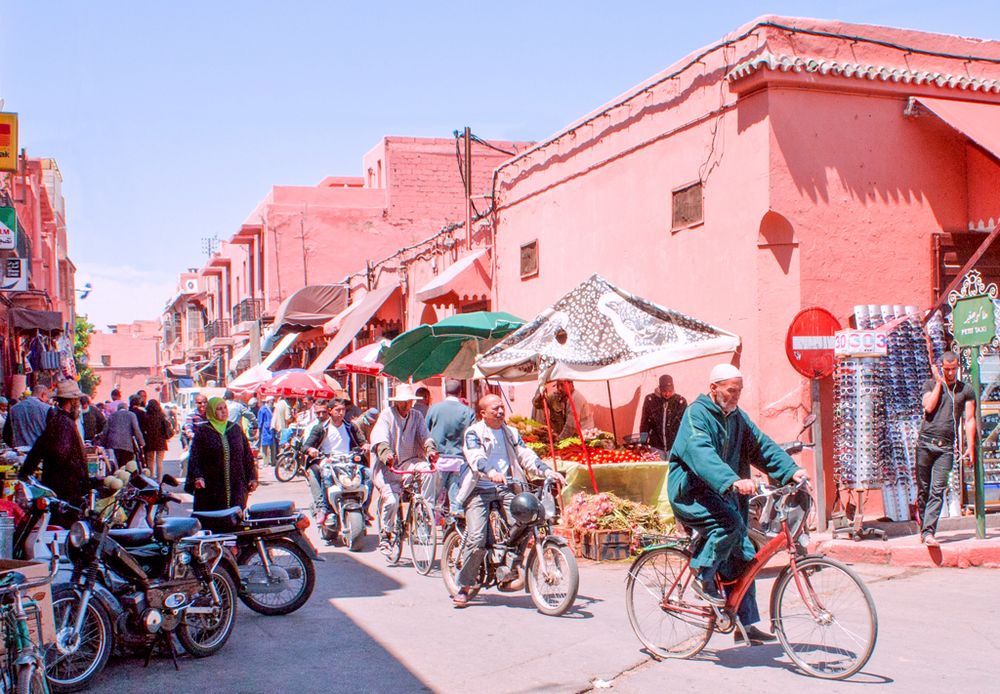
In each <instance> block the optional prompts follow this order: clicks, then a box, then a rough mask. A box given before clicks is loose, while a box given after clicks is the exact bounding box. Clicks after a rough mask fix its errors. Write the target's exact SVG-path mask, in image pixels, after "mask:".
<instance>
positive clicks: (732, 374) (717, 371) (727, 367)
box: [708, 364, 743, 383]
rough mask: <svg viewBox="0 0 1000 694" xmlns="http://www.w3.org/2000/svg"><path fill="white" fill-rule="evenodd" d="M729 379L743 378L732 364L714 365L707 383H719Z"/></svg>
mask: <svg viewBox="0 0 1000 694" xmlns="http://www.w3.org/2000/svg"><path fill="white" fill-rule="evenodd" d="M730 378H743V374H741V373H740V370H739V369H737V368H736V367H735V366H733V365H732V364H716V365H715V366H713V367H712V373H710V374H709V375H708V382H709V383H719V382H720V381H728V380H729V379H730Z"/></svg>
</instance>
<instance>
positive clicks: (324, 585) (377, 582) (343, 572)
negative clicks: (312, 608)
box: [311, 548, 403, 600]
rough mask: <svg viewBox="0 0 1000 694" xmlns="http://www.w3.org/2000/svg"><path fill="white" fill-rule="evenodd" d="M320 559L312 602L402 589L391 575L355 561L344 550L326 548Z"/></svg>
mask: <svg viewBox="0 0 1000 694" xmlns="http://www.w3.org/2000/svg"><path fill="white" fill-rule="evenodd" d="M321 556H322V557H323V561H322V562H321V563H318V564H316V587H315V589H314V592H313V596H312V598H311V600H317V599H319V600H336V599H340V598H367V597H376V596H381V595H386V594H388V593H391V592H393V591H396V590H399V589H400V588H402V587H403V584H402V583H400V582H399V581H397V580H396V579H395V578H393V577H392V576H391V575H390V574H388V573H384V572H383V571H382V570H381V569H376V568H374V567H372V566H369V565H368V564H365V563H363V562H361V561H358V560H357V559H355V558H354V557H353V556H352V555H351V553H349V552H348V551H347V550H342V551H335V550H333V549H332V548H328V551H325V552H322V553H321ZM385 568H386V569H392V568H393V567H385Z"/></svg>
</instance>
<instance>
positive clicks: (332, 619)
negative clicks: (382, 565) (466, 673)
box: [90, 557, 433, 694]
mask: <svg viewBox="0 0 1000 694" xmlns="http://www.w3.org/2000/svg"><path fill="white" fill-rule="evenodd" d="M349 562H355V560H354V559H353V558H351V557H339V558H337V560H334V561H328V562H326V563H325V564H320V565H318V566H317V568H318V571H319V573H320V575H322V573H323V572H324V571H326V570H330V566H331V565H338V564H340V565H341V566H340V568H339V570H336V571H337V574H336V576H333V575H330V576H324V577H322V578H319V579H318V580H317V583H316V589H315V592H314V593H313V596H312V597H311V599H310V600H309V602H308V603H306V605H305V606H303V608H302V609H300V610H298V611H296V612H293V613H292V614H289V615H284V616H280V617H268V616H265V615H260V614H257V613H255V612H252V611H250V610H248V609H246V608H245V607H244V606H243V605H240V607H239V610H238V618H237V623H236V627H235V629H234V631H233V634H232V637H231V638H230V640H229V641H228V643H227V644H226V646H225V647H224V648H223V649H222V650H221V651H219V652H218V653H217V654H216V655H215V656H214V657H211V658H192V657H191V656H189V655H186V654H184V653H183V651H179V654H178V664H179V667H180V670H179V672H178V671H175V670H174V667H173V663H172V662H171V659H170V656H169V654H168V653H167V652H166V651H165V650H163V651H162V652H160V651H158V652H157V654H156V655H155V656H154V658H153V660H152V661H151V662H150V665H149V667H143V661H144V656H142V655H137V656H136V657H122V658H114V659H112V660H111V661H110V662H109V665H108V667H107V668H106V669H105V670H104V672H103V673H101V674H100V675H99V676H98V677H97V678H96V679H95V680H94V682H93V683H92V685H91V687H90V691H95V692H102V693H103V694H132V693H133V692H136V691H139V687H137V684H136V683H137V682H141V690H142V691H169V692H172V693H174V694H187V693H191V694H204V693H205V692H217V691H226V692H231V693H232V694H271V693H272V692H290V691H301V692H306V691H316V690H317V689H316V687H317V683H319V682H326V683H328V684H327V685H326V689H327V690H329V691H348V690H350V691H377V690H379V689H381V688H382V687H384V686H386V685H387V683H388V684H391V689H392V691H393V692H429V691H433V690H432V688H431V687H430V686H429V685H428V684H427V683H426V682H424V681H423V680H422V679H421V678H420V677H419V676H418V675H417V674H416V673H415V672H413V671H412V670H411V669H410V668H409V667H407V665H406V664H405V663H404V662H403V661H402V660H400V659H399V658H397V657H396V656H395V655H393V654H392V653H391V652H390V651H389V650H387V649H386V648H385V647H383V645H382V643H381V642H380V641H379V639H378V638H377V635H373V634H370V633H369V632H368V631H367V630H365V629H364V628H363V627H361V626H360V625H358V624H357V623H356V622H355V621H354V620H353V619H351V617H349V616H348V615H347V614H346V613H345V612H343V611H342V610H340V609H339V608H338V607H336V606H335V605H334V604H332V602H331V601H332V600H333V599H335V598H344V597H353V596H355V595H358V596H361V595H365V596H371V595H380V594H382V593H385V592H388V591H391V590H396V589H398V588H400V587H401V586H400V584H399V583H398V582H396V581H394V580H392V579H390V578H388V577H385V576H381V577H380V576H379V572H378V571H375V570H371V569H370V568H368V567H363V568H366V569H368V570H367V571H359V572H355V573H358V574H359V576H357V577H353V576H352V575H351V574H350V573H348V571H349V569H346V568H345V567H344V566H343V564H345V563H349ZM355 563H356V562H355ZM303 648H305V649H306V650H303ZM306 653H308V654H309V655H308V656H306V655H305V654H306ZM332 654H335V657H331V655H332Z"/></svg>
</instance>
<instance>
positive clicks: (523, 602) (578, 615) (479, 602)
mask: <svg viewBox="0 0 1000 694" xmlns="http://www.w3.org/2000/svg"><path fill="white" fill-rule="evenodd" d="M599 602H604V601H603V600H601V599H600V598H592V597H589V596H586V595H577V596H576V600H574V601H573V605H572V606H571V607H570V608H569V609H568V610H566V612H564V613H563V614H561V615H559V617H557V618H556V619H574V620H576V619H593V617H594V613H593V612H590V611H589V610H587V609H585V608H587V607H590V606H592V605H595V604H597V603H599ZM496 606H500V607H507V608H511V609H516V610H523V609H529V610H534V609H536V608H535V603H533V602H532V601H531V596H530V595H528V594H527V593H525V592H522V591H519V592H517V593H496V592H486V593H482V592H481V593H479V595H477V596H476V597H475V598H474V599H473V600H472V601H471V602H469V607H468V608H466V609H469V608H475V607H496Z"/></svg>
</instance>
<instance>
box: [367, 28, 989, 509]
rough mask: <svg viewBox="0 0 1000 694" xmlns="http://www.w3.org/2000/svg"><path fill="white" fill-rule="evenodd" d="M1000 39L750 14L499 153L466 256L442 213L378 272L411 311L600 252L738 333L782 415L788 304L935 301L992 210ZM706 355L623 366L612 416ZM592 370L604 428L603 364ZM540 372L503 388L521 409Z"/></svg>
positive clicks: (628, 277) (697, 369)
mask: <svg viewBox="0 0 1000 694" xmlns="http://www.w3.org/2000/svg"><path fill="white" fill-rule="evenodd" d="M998 59H1000V42H996V41H982V40H977V39H964V38H958V37H952V36H942V35H934V34H927V33H921V32H915V31H908V30H902V29H892V28H884V27H874V26H862V25H850V24H843V23H837V22H821V21H816V20H807V19H792V18H781V17H764V18H761V19H758V20H756V21H754V22H751V23H749V24H747V25H745V26H743V27H741V28H739V29H737V30H736V31H734V32H733V33H732V34H730V35H728V36H726V37H724V38H723V39H721V40H719V41H718V42H716V43H714V44H712V45H710V46H707V47H705V48H703V49H701V50H699V51H696V52H695V53H693V54H691V55H689V56H686V57H684V58H682V59H681V60H679V61H678V62H677V63H675V64H674V65H672V66H671V67H669V68H667V69H666V70H664V71H663V72H661V73H660V74H658V75H656V76H654V77H652V78H650V79H648V80H646V81H644V82H642V83H640V84H638V85H637V86H636V87H634V88H633V89H630V90H628V91H627V92H626V93H624V94H622V95H620V96H618V97H616V98H614V99H612V100H611V101H609V102H608V103H607V104H606V105H604V106H602V107H600V108H598V109H596V110H595V111H593V112H592V113H590V114H588V115H586V116H584V117H583V118H581V119H579V120H577V121H575V122H574V123H572V124H571V125H569V126H567V127H566V128H565V129H563V130H562V131H560V132H558V133H556V134H555V135H553V136H552V137H550V138H547V139H545V140H544V141H542V142H540V143H538V144H537V145H535V146H534V147H532V148H531V149H529V150H527V151H525V152H522V153H521V154H519V155H517V156H514V157H512V158H510V159H509V160H508V161H506V162H504V163H502V164H501V165H500V166H499V167H498V169H497V171H496V174H495V187H494V188H493V196H494V198H493V201H492V202H493V213H492V215H491V216H490V217H489V218H488V220H487V221H488V222H489V223H488V224H480V225H478V227H477V228H476V236H475V237H474V238H473V244H472V248H471V250H475V251H476V253H477V254H478V257H477V258H476V259H475V260H474V261H473V265H474V267H473V268H472V269H469V268H465V269H462V268H459V269H458V270H457V271H456V270H451V269H449V268H450V266H451V264H452V263H453V262H454V260H455V257H454V255H453V251H452V250H451V248H453V247H454V246H450V247H449V245H448V243H447V242H448V238H447V237H446V236H445V235H439V236H437V237H435V238H430V239H428V240H427V243H426V244H424V245H422V246H421V247H420V248H419V249H417V250H415V251H413V252H410V253H403V254H401V255H399V256H397V257H395V258H393V259H392V260H391V261H390V262H387V263H386V264H385V267H384V268H380V269H385V270H389V269H390V268H392V269H394V270H395V272H394V274H395V277H393V276H391V275H390V276H388V277H387V278H386V279H385V280H383V282H381V283H380V284H379V286H382V285H383V283H385V282H388V281H396V282H399V283H401V285H402V286H404V287H405V288H404V290H403V294H404V296H405V297H406V299H405V300H406V302H407V303H406V305H407V307H408V309H407V321H406V327H408V328H409V327H413V326H414V325H416V324H418V323H419V322H421V320H422V319H426V318H429V317H434V316H436V317H438V318H440V317H442V314H444V313H448V312H451V311H456V310H463V307H464V306H466V305H467V303H465V302H463V300H461V299H454V298H452V299H448V300H445V301H442V298H441V296H440V295H438V296H436V297H435V296H432V295H434V293H435V291H436V290H435V291H430V292H428V291H426V288H427V287H428V285H431V289H432V290H434V288H435V287H434V285H442V284H443V285H448V283H449V282H455V283H464V284H466V285H468V284H470V283H472V284H475V281H476V275H478V276H479V279H480V281H481V282H482V281H485V282H486V286H488V287H489V292H490V293H491V296H490V297H489V301H488V304H489V305H490V306H492V307H493V308H497V309H501V310H505V311H509V312H511V313H513V314H515V315H520V316H522V317H525V318H528V317H531V316H533V315H535V314H536V313H537V312H538V311H539V310H541V309H542V308H544V307H545V306H547V305H549V304H550V303H551V302H552V301H553V300H555V299H556V298H558V297H559V296H561V295H562V294H564V293H565V292H566V291H568V290H569V289H571V288H572V287H573V286H575V285H576V284H578V283H579V282H580V281H582V280H583V279H585V278H586V277H588V276H589V275H590V274H592V273H594V272H597V273H600V274H602V275H604V276H605V277H607V278H608V279H609V280H610V281H612V282H614V283H616V284H619V285H620V286H622V287H623V288H625V289H628V290H630V291H633V292H635V293H637V294H640V295H642V296H644V297H646V298H648V299H651V300H653V301H655V302H657V303H660V304H663V305H665V306H669V307H671V308H674V309H677V310H680V311H682V312H684V313H687V314H690V315H692V316H696V317H698V318H700V319H703V320H705V321H708V322H709V323H712V324H714V325H717V326H719V327H721V328H724V329H726V330H729V331H732V332H735V333H737V334H739V335H740V336H741V338H742V350H741V353H740V354H739V355H738V357H737V361H738V363H739V366H740V368H741V369H742V370H743V372H744V373H745V375H746V389H745V390H744V393H743V398H742V400H741V406H743V407H744V408H745V409H746V410H747V412H748V413H749V414H750V415H751V416H752V417H753V418H755V419H756V420H758V421H759V423H760V424H761V426H762V428H763V429H764V430H766V431H767V432H768V433H770V434H771V435H772V436H773V437H774V438H776V439H782V438H786V437H789V436H791V435H793V434H794V433H795V432H796V431H797V430H798V423H799V421H800V420H801V419H802V418H803V416H804V414H805V413H806V411H807V410H808V409H809V408H810V400H809V382H808V381H807V380H806V379H803V378H802V377H801V376H799V374H798V373H797V372H795V371H794V370H793V369H792V367H791V366H790V365H789V363H788V360H787V358H786V356H785V352H784V340H785V334H786V331H787V329H788V326H789V323H790V321H791V319H792V318H793V317H794V315H795V314H796V313H797V312H798V311H799V310H800V309H801V308H803V307H807V306H812V305H818V306H822V307H825V308H827V309H829V310H831V311H832V312H833V313H834V314H835V315H837V316H838V317H839V318H840V319H841V321H842V323H843V324H844V325H845V327H846V326H847V325H848V324H849V320H848V318H849V315H850V313H851V312H852V309H853V306H854V305H855V304H860V303H877V304H884V303H890V304H915V305H918V306H922V307H926V308H930V307H931V306H932V305H933V303H934V302H935V300H936V299H937V298H938V296H939V295H940V293H941V292H942V291H943V289H944V287H945V286H946V285H947V284H948V282H949V281H950V280H951V279H952V277H953V276H954V273H955V272H956V271H957V269H958V268H959V267H961V265H962V264H963V262H964V261H965V260H966V259H967V258H968V257H969V256H970V255H971V254H972V253H973V252H974V251H975V249H976V248H977V246H978V245H979V244H980V242H981V241H982V240H983V239H984V238H985V234H984V232H985V231H988V230H989V229H991V228H992V227H993V225H994V224H995V223H996V222H997V220H1000V176H998V173H1000V171H998V169H997V164H998V161H1000V141H998V140H997V138H996V135H995V132H996V130H997V128H998V127H1000V65H998ZM487 248H489V249H490V250H489V251H488V252H487V250H486V249H487ZM418 253H420V254H421V257H417V254H418ZM467 253H468V251H466V250H464V249H463V251H462V255H463V256H466V255H467ZM998 256H1000V254H997V253H996V251H995V250H992V251H990V253H989V254H988V255H987V259H992V261H993V262H994V267H996V263H995V261H996V259H997V257H998ZM466 262H469V261H466ZM442 272H443V273H446V275H447V277H445V278H444V280H443V282H441V281H437V282H436V281H435V280H434V279H433V278H434V277H436V276H437V275H438V273H442ZM470 275H471V276H470ZM459 278H460V279H459ZM990 279H997V278H995V277H994V278H990ZM422 287H423V288H425V291H424V292H423V293H424V297H425V298H424V299H421V298H420V297H419V294H420V293H421V288H422ZM406 288H408V290H407V289H406ZM437 288H438V289H440V288H441V287H440V286H438V287H437ZM479 291H481V289H480V290H479ZM456 295H457V294H456V292H452V294H451V296H452V297H455V296H456ZM472 299H473V301H477V299H476V298H475V297H472ZM436 302H437V303H436ZM480 305H481V304H480ZM421 306H423V307H424V308H422V309H421ZM715 361H716V360H699V361H694V362H689V363H684V364H678V365H675V366H672V367H669V368H665V369H662V370H654V371H651V372H647V373H646V374H644V375H643V376H641V377H636V378H630V379H623V380H621V381H618V382H614V383H612V384H611V389H612V400H613V402H614V405H615V420H616V423H617V428H618V431H619V432H620V433H622V432H627V431H629V430H635V429H637V427H638V416H639V411H638V410H639V405H640V402H641V399H642V397H643V396H644V395H645V394H646V393H648V392H650V391H651V390H653V388H654V387H655V384H656V377H657V376H658V375H659V374H660V373H671V374H672V375H673V376H674V379H675V383H676V385H677V390H678V391H679V392H681V393H682V394H684V395H686V396H688V397H689V398H693V397H694V396H696V395H697V394H698V393H700V392H704V391H705V390H706V387H707V384H706V379H707V374H708V371H709V369H710V367H711V365H712V364H713V363H714V362H715ZM830 385H831V384H830V382H829V380H827V381H824V382H823V387H822V399H823V403H824V405H825V407H824V408H823V411H824V422H823V425H824V430H825V431H826V432H827V434H829V433H830V430H831V426H832V422H831V419H830V414H829V413H830V412H831V410H832V408H831V404H832V392H831V388H830ZM579 388H580V390H581V391H582V392H583V393H584V394H585V395H586V396H587V397H588V399H589V400H590V401H591V402H592V403H593V404H594V406H595V410H596V415H597V423H598V424H599V425H600V426H602V427H604V428H609V425H610V419H611V412H610V409H609V407H608V395H607V391H606V389H605V385H604V384H603V383H600V384H596V383H595V384H579ZM531 390H532V388H531V387H530V386H517V387H515V388H512V389H511V395H512V396H513V401H514V407H515V409H517V410H519V411H521V412H527V410H528V408H529V406H530V394H531ZM829 440H830V438H827V441H829ZM826 454H827V456H829V455H830V451H829V450H827V452H826ZM805 458H806V459H805V461H804V462H805V464H806V466H807V467H810V466H812V461H810V460H809V459H808V455H807V456H805ZM830 462H831V461H830V460H829V459H828V460H826V466H825V469H826V470H827V471H828V473H827V474H829V470H830V469H831V467H832V466H831V465H830ZM828 481H829V480H828ZM829 488H830V487H829V486H828V489H829ZM826 501H827V505H828V506H829V505H830V504H831V503H832V498H831V497H829V496H828V499H827V500H826Z"/></svg>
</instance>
